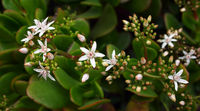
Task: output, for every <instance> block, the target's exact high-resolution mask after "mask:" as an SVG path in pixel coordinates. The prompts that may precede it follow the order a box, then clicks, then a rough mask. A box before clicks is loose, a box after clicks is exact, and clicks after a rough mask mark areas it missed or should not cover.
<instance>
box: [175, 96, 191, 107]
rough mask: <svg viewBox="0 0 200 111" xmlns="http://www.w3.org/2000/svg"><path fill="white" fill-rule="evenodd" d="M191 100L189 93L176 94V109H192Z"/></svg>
mask: <svg viewBox="0 0 200 111" xmlns="http://www.w3.org/2000/svg"><path fill="white" fill-rule="evenodd" d="M193 100H194V99H193V97H192V96H191V95H189V94H185V93H181V94H178V96H177V98H176V101H175V102H176V103H177V107H176V110H178V111H185V110H186V111H188V110H192V107H193V105H194V101H193Z"/></svg>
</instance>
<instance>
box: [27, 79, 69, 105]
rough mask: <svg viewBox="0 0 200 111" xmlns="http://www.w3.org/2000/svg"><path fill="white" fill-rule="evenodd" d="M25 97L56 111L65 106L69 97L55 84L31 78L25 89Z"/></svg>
mask: <svg viewBox="0 0 200 111" xmlns="http://www.w3.org/2000/svg"><path fill="white" fill-rule="evenodd" d="M27 95H28V96H29V97H30V98H31V99H32V100H34V101H35V102H37V103H39V104H42V105H44V106H45V107H47V108H51V109H58V108H62V107H64V106H66V105H67V103H68V102H69V97H68V94H67V91H66V90H64V89H63V88H62V87H61V86H60V85H59V84H58V83H57V82H55V81H51V80H44V79H43V78H41V79H39V78H38V77H37V76H32V77H31V79H30V81H29V85H28V88H27Z"/></svg>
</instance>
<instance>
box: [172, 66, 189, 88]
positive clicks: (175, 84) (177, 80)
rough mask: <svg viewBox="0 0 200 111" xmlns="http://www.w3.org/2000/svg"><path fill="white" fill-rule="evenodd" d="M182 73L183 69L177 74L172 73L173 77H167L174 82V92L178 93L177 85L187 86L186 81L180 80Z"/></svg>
mask: <svg viewBox="0 0 200 111" xmlns="http://www.w3.org/2000/svg"><path fill="white" fill-rule="evenodd" d="M182 73H183V69H181V70H180V71H179V72H178V73H176V72H175V73H174V74H173V75H169V76H168V78H169V79H170V80H173V81H174V87H175V90H176V91H178V83H182V84H188V83H189V82H188V81H187V80H184V79H181V75H182Z"/></svg>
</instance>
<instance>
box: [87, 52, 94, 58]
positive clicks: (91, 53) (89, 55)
mask: <svg viewBox="0 0 200 111" xmlns="http://www.w3.org/2000/svg"><path fill="white" fill-rule="evenodd" d="M94 55H95V54H94V52H92V51H90V52H89V53H88V54H87V56H88V58H94Z"/></svg>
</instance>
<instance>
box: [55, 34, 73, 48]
mask: <svg viewBox="0 0 200 111" xmlns="http://www.w3.org/2000/svg"><path fill="white" fill-rule="evenodd" d="M53 42H54V43H55V45H56V47H57V48H58V49H60V50H64V51H66V50H67V49H68V48H69V47H70V45H71V44H72V42H73V38H72V37H70V36H67V35H57V36H56V37H55V38H54V39H53Z"/></svg>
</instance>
